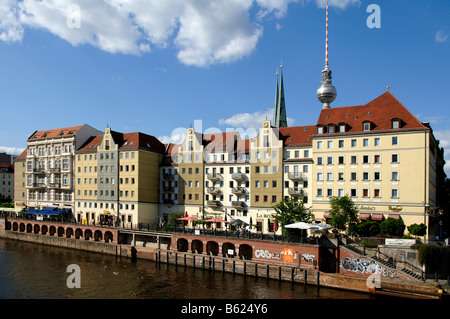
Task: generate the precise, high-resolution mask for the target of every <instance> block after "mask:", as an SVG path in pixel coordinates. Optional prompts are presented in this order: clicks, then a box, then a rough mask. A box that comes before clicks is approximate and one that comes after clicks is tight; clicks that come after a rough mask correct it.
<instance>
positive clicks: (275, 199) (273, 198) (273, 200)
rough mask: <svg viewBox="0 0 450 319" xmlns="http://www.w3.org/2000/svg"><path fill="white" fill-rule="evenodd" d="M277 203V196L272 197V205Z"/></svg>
mask: <svg viewBox="0 0 450 319" xmlns="http://www.w3.org/2000/svg"><path fill="white" fill-rule="evenodd" d="M276 202H277V196H276V195H272V203H276Z"/></svg>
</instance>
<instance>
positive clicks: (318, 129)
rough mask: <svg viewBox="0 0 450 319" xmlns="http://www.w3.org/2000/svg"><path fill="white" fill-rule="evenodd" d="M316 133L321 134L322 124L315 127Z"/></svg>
mask: <svg viewBox="0 0 450 319" xmlns="http://www.w3.org/2000/svg"><path fill="white" fill-rule="evenodd" d="M317 134H323V127H322V126H319V127H318V128H317Z"/></svg>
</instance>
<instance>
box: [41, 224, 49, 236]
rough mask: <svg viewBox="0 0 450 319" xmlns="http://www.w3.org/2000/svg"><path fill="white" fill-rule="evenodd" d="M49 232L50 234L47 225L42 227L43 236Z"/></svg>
mask: <svg viewBox="0 0 450 319" xmlns="http://www.w3.org/2000/svg"><path fill="white" fill-rule="evenodd" d="M47 232H48V227H47V225H42V229H41V233H42V235H46V234H47Z"/></svg>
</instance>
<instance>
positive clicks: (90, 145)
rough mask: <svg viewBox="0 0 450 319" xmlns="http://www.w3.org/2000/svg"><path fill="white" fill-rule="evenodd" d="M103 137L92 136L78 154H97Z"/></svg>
mask: <svg viewBox="0 0 450 319" xmlns="http://www.w3.org/2000/svg"><path fill="white" fill-rule="evenodd" d="M102 139H103V135H98V136H91V137H90V138H88V140H87V141H86V142H85V143H84V144H83V145H82V146H81V147H80V148H79V149H78V150H77V152H97V147H98V146H99V145H100V144H101V143H102Z"/></svg>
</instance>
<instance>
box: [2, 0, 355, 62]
mask: <svg viewBox="0 0 450 319" xmlns="http://www.w3.org/2000/svg"><path fill="white" fill-rule="evenodd" d="M313 1H314V2H313ZM299 2H301V3H305V2H313V3H316V5H318V6H319V7H321V6H322V5H324V3H325V0H214V1H211V0H164V1H161V0H146V1H142V0H96V1H92V0H77V1H76V4H75V2H74V1H73V0H46V1H42V0H21V1H16V0H2V1H1V4H0V40H2V41H6V42H20V41H22V40H23V38H24V32H25V30H26V29H27V28H38V29H44V30H47V31H48V32H50V33H52V34H54V35H56V36H58V37H60V38H62V39H64V40H66V41H67V42H69V43H70V44H72V45H73V46H79V45H84V44H89V45H92V46H95V47H97V48H99V49H101V50H104V51H106V52H110V53H122V54H133V55H141V54H147V53H149V52H151V50H152V47H153V46H158V47H161V48H166V47H168V46H174V47H175V48H176V49H177V50H178V53H177V56H178V59H179V60H180V61H181V62H182V63H184V64H186V65H194V66H200V67H205V66H209V65H212V64H216V63H228V62H233V61H236V60H239V59H242V58H243V57H246V56H248V55H250V54H252V53H253V52H254V51H255V50H256V47H257V44H258V41H259V39H260V38H261V37H262V34H263V26H262V24H263V23H264V19H266V18H267V17H275V18H276V19H280V18H283V17H284V16H285V15H286V13H287V11H288V7H289V5H290V4H294V3H299ZM355 3H359V0H330V5H331V6H337V7H340V8H345V7H347V6H348V5H351V4H355ZM74 7H75V8H74ZM77 8H78V11H77ZM254 9H256V12H257V14H256V21H252V17H251V16H250V11H251V10H254Z"/></svg>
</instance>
